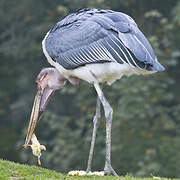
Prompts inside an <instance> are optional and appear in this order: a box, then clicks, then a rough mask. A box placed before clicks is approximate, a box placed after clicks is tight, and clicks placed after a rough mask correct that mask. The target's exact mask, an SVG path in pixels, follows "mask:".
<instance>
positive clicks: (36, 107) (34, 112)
mask: <svg viewBox="0 0 180 180" xmlns="http://www.w3.org/2000/svg"><path fill="white" fill-rule="evenodd" d="M41 97H42V93H41V91H40V90H38V92H37V94H36V96H35V99H34V104H33V108H32V112H31V117H30V121H29V126H28V131H27V135H26V140H25V144H24V148H27V147H28V144H29V142H30V140H31V138H32V135H33V133H34V130H35V128H36V125H37V122H38V119H39V111H40V104H41Z"/></svg>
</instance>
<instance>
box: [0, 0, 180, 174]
mask: <svg viewBox="0 0 180 180" xmlns="http://www.w3.org/2000/svg"><path fill="white" fill-rule="evenodd" d="M83 7H96V8H104V9H112V10H116V11H121V12H124V13H127V14H128V15H130V16H132V17H133V18H134V19H135V21H136V22H137V24H138V26H139V27H140V29H141V30H142V31H143V33H144V34H145V35H146V37H147V38H148V39H149V41H150V42H151V44H152V46H153V48H154V50H155V53H156V55H157V57H158V59H159V61H160V62H161V63H162V64H163V65H164V66H165V67H166V71H164V72H161V73H156V74H154V75H149V76H132V77H129V78H127V77H123V78H122V79H121V80H119V81H117V82H116V83H114V84H113V85H112V86H111V87H108V86H106V87H104V91H105V95H106V97H107V99H108V100H109V101H110V103H111V105H112V107H113V109H114V116H113V125H112V165H113V167H114V169H115V170H116V171H117V172H118V173H119V174H121V175H125V174H130V175H131V174H132V175H135V176H150V175H159V176H166V177H180V93H179V92H180V70H179V69H180V1H178V0H38V1H37V0H0V59H1V60H0V158H4V159H8V160H13V161H16V162H20V163H27V164H36V158H35V157H34V156H33V155H32V154H31V150H30V149H29V150H24V149H23V148H22V145H23V144H24V140H25V133H26V130H27V126H28V121H29V116H30V112H31V108H32V103H33V99H34V95H35V93H36V84H35V78H36V76H37V74H38V73H39V71H40V70H41V69H42V68H43V67H47V66H49V64H48V63H47V61H46V58H45V56H44V55H43V52H42V49H41V41H42V39H43V38H44V36H45V34H46V32H47V31H48V30H49V29H50V28H51V27H52V26H53V25H54V24H55V23H56V22H57V21H58V20H60V19H61V18H62V17H63V16H65V15H67V14H68V13H70V12H72V11H74V10H77V9H79V8H83ZM95 104H96V92H95V91H94V89H93V88H92V87H91V86H90V85H89V84H87V83H85V82H81V83H80V85H78V86H77V87H73V86H71V85H70V84H68V83H67V84H66V86H65V87H64V88H63V89H62V90H61V91H58V92H56V93H55V95H54V96H53V97H52V99H51V102H50V104H49V105H48V108H47V110H46V112H45V113H44V116H43V118H42V120H41V121H40V123H39V126H38V128H37V132H36V134H37V136H38V138H39V140H40V142H41V143H42V144H45V145H46V147H47V151H46V152H45V153H44V154H43V156H42V162H43V166H44V167H47V168H50V169H55V170H57V171H59V172H67V171H69V170H72V169H84V170H85V169H86V163H87V158H88V153H89V147H90V139H91V132H92V117H93V114H94V113H95ZM104 156H105V120H104V117H103V116H102V118H101V119H100V125H99V129H98V135H97V141H96V147H95V156H94V160H93V170H102V169H103V167H104Z"/></svg>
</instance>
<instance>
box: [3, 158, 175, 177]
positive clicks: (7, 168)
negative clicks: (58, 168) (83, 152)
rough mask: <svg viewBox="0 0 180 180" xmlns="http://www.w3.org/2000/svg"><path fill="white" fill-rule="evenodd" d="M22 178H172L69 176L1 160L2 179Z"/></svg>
mask: <svg viewBox="0 0 180 180" xmlns="http://www.w3.org/2000/svg"><path fill="white" fill-rule="evenodd" d="M6 179H9V180H22V179H27V180H30V179H33V180H44V179H45V180H54V179H60V180H61V179H62V180H84V179H85V180H91V179H95V180H115V179H119V180H170V179H167V178H160V177H151V178H134V177H130V176H125V177H121V176H120V177H119V178H117V177H113V176H104V177H97V176H91V177H87V176H83V177H77V176H68V175H66V174H61V173H57V172H55V171H51V170H48V169H45V168H41V167H37V166H29V165H22V164H18V163H14V162H10V161H5V160H0V180H6ZM174 180H175V179H174Z"/></svg>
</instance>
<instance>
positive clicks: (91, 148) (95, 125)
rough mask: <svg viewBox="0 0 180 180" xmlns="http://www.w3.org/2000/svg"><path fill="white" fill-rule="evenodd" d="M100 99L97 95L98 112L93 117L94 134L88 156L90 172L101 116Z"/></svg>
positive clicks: (88, 169)
mask: <svg viewBox="0 0 180 180" xmlns="http://www.w3.org/2000/svg"><path fill="white" fill-rule="evenodd" d="M100 103H101V102H100V99H99V97H97V103H96V114H95V116H94V118H93V134H92V139H91V147H90V151H89V158H88V164H87V170H86V172H87V173H88V172H89V171H91V164H92V158H93V152H94V145H95V141H96V131H97V128H98V118H100V105H101V104H100Z"/></svg>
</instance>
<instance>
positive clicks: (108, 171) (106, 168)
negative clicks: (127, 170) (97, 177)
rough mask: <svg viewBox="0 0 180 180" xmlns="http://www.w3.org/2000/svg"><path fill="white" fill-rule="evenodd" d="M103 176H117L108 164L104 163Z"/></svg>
mask: <svg viewBox="0 0 180 180" xmlns="http://www.w3.org/2000/svg"><path fill="white" fill-rule="evenodd" d="M104 174H105V175H111V174H112V175H114V176H118V174H117V173H116V171H115V170H114V169H113V168H112V166H111V164H110V163H106V164H105V167H104Z"/></svg>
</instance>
